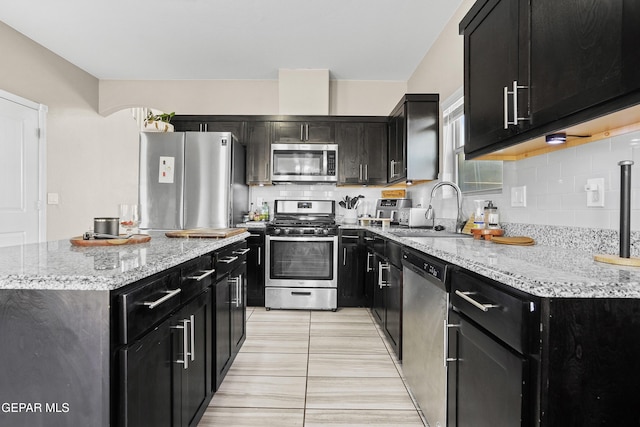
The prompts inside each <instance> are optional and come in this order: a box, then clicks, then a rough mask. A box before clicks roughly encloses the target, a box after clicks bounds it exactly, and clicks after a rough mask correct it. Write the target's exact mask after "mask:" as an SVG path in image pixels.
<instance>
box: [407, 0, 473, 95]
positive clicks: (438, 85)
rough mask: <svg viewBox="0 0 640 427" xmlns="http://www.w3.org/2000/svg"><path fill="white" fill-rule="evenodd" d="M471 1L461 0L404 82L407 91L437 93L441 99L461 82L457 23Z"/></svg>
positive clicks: (462, 70)
mask: <svg viewBox="0 0 640 427" xmlns="http://www.w3.org/2000/svg"><path fill="white" fill-rule="evenodd" d="M474 3H475V0H464V1H463V2H462V4H461V5H460V7H459V8H458V10H457V11H456V12H455V13H454V15H453V17H452V18H451V19H450V20H449V22H448V23H447V25H446V26H445V28H444V30H442V33H441V34H440V36H439V37H438V39H437V40H436V42H435V43H434V44H433V45H432V46H431V49H429V52H428V53H427V54H426V55H425V57H424V59H423V60H422V61H421V62H420V64H419V65H418V68H416V70H415V72H414V73H413V75H412V76H411V78H410V79H409V81H408V82H407V89H408V92H409V93H439V94H440V100H441V101H443V100H445V99H447V98H448V97H449V96H451V95H452V94H453V93H454V92H455V91H456V90H457V89H459V88H461V87H462V85H463V77H464V76H463V72H464V64H463V59H464V43H463V39H462V36H461V35H459V34H458V32H459V31H458V24H459V23H460V21H461V20H462V18H463V17H464V15H465V14H466V13H467V12H468V11H469V9H470V8H471V6H473V4H474Z"/></svg>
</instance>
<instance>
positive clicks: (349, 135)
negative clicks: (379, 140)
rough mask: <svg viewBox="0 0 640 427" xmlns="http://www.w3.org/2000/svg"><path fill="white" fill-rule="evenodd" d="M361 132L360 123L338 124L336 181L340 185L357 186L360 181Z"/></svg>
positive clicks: (362, 135)
mask: <svg viewBox="0 0 640 427" xmlns="http://www.w3.org/2000/svg"><path fill="white" fill-rule="evenodd" d="M363 132H364V125H363V124H362V123H339V124H338V128H337V131H336V141H337V143H338V146H339V148H338V149H339V155H338V157H339V160H338V162H339V167H338V181H339V183H340V184H358V183H360V182H361V181H362V175H361V174H362V171H361V167H362V158H361V156H362V153H361V149H362V146H363V137H364V133H363Z"/></svg>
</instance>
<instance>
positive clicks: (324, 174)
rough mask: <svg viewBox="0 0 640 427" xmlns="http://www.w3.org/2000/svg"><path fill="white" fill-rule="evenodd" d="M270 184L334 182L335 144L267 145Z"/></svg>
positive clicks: (336, 169)
mask: <svg viewBox="0 0 640 427" xmlns="http://www.w3.org/2000/svg"><path fill="white" fill-rule="evenodd" d="M271 181H272V182H273V183H289V182H303V183H307V184H308V183H327V184H330V183H336V182H338V144H271Z"/></svg>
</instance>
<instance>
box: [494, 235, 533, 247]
mask: <svg viewBox="0 0 640 427" xmlns="http://www.w3.org/2000/svg"><path fill="white" fill-rule="evenodd" d="M491 241H492V242H495V243H500V244H502V245H517V246H531V245H535V244H536V241H535V240H533V239H532V238H531V237H525V236H513V237H502V236H495V237H494V238H493V239H491Z"/></svg>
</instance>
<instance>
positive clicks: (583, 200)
mask: <svg viewBox="0 0 640 427" xmlns="http://www.w3.org/2000/svg"><path fill="white" fill-rule="evenodd" d="M621 160H633V161H634V162H635V163H636V164H635V165H634V166H632V168H631V177H632V185H631V229H632V230H636V231H637V230H640V132H632V133H628V134H625V135H619V136H615V137H611V138H607V139H603V140H600V141H595V142H591V143H588V144H583V145H579V146H576V147H569V148H566V149H563V150H560V151H556V152H553V153H548V154H543V155H539V156H534V157H531V158H527V159H523V160H519V161H510V162H504V176H503V189H502V191H501V192H497V193H490V194H482V195H465V196H464V197H463V212H464V215H465V217H468V216H469V215H470V214H471V213H472V212H473V210H474V203H473V201H474V200H477V199H484V200H492V201H493V202H494V204H495V205H496V206H497V207H498V212H499V213H500V221H501V222H505V223H521V224H534V225H550V226H565V227H582V228H595V229H610V230H618V228H619V218H620V210H619V205H620V166H618V162H620V161H621ZM590 178H604V185H605V191H604V207H587V192H586V190H585V185H586V183H587V179H590ZM434 183H435V182H433V183H431V182H430V183H425V184H420V185H416V186H414V187H408V188H407V197H410V198H412V199H413V205H414V206H417V205H419V204H423V205H425V206H426V205H428V203H429V198H430V193H431V189H432V187H433V185H434ZM520 186H526V192H527V198H526V207H511V188H512V187H520ZM445 188H446V187H445ZM381 191H382V188H369V187H337V186H335V185H274V186H265V187H251V193H250V200H251V202H252V203H254V205H255V204H257V202H258V201H259V200H264V201H266V202H268V203H269V207H270V209H271V211H272V209H273V201H274V200H275V199H304V200H310V199H325V200H326V199H330V200H335V201H336V214H337V216H338V218H340V217H341V216H342V215H343V211H344V209H342V208H340V207H338V206H337V202H338V201H339V200H341V199H342V198H343V197H344V196H345V195H349V196H357V195H359V194H362V195H364V196H365V198H364V199H363V200H362V202H361V204H360V207H359V208H358V213H359V214H365V213H368V214H370V215H374V214H375V204H376V200H377V199H378V198H380V197H381V196H380V195H381ZM443 194H444V195H445V196H444V197H445V198H444V199H443ZM432 204H433V207H434V209H435V212H436V218H455V217H456V211H457V204H456V200H455V196H454V195H453V192H452V191H447V190H445V191H441V190H438V191H437V192H436V195H435V197H434V200H433V201H432Z"/></svg>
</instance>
